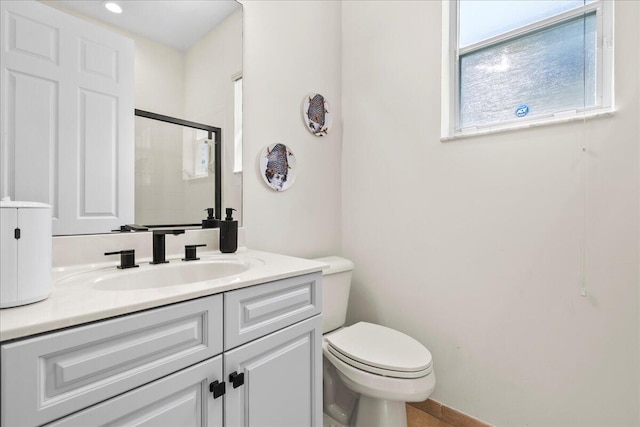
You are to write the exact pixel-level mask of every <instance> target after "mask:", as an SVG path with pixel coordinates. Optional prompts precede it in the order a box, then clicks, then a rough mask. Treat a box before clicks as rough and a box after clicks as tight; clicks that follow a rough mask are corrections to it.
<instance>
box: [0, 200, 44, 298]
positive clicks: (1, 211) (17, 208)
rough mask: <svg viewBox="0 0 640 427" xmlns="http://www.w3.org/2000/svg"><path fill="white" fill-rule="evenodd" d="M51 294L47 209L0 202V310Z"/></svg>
mask: <svg viewBox="0 0 640 427" xmlns="http://www.w3.org/2000/svg"><path fill="white" fill-rule="evenodd" d="M50 293H51V206H49V205H47V204H44V203H37V202H13V201H9V200H2V201H0V308H7V307H15V306H18V305H24V304H29V303H32V302H36V301H40V300H43V299H45V298H47V297H48V296H49V294H50Z"/></svg>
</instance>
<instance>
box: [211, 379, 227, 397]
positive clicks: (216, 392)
mask: <svg viewBox="0 0 640 427" xmlns="http://www.w3.org/2000/svg"><path fill="white" fill-rule="evenodd" d="M226 388H227V387H226V386H225V383H224V381H223V382H220V381H214V382H212V383H211V384H209V391H210V392H211V393H213V398H214V399H217V398H219V397H220V396H222V395H223V394H225V393H226Z"/></svg>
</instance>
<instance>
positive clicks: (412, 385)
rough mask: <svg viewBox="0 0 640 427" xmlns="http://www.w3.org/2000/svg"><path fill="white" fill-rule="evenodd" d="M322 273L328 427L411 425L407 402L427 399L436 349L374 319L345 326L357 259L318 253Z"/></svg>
mask: <svg viewBox="0 0 640 427" xmlns="http://www.w3.org/2000/svg"><path fill="white" fill-rule="evenodd" d="M316 261H320V262H323V263H325V264H328V265H329V268H328V269H325V270H323V272H322V274H323V277H322V315H323V319H322V333H323V340H322V352H323V412H324V427H346V426H355V427H365V426H366V427H376V426H379V427H406V425H407V415H406V409H405V403H406V402H419V401H423V400H425V399H426V398H427V397H429V395H431V392H432V391H433V389H434V387H435V384H436V377H435V373H434V371H433V366H432V358H431V353H429V350H427V348H426V347H424V346H423V345H422V344H420V343H419V342H418V341H416V340H415V339H413V338H411V337H410V336H408V335H405V334H403V333H402V332H399V331H396V330H394V329H391V328H387V327H385V326H381V325H376V324H373V323H367V322H359V323H356V324H355V325H352V326H348V327H344V323H345V319H346V314H347V304H348V302H349V289H350V287H351V273H352V271H353V268H354V265H353V263H352V262H351V261H349V260H347V259H344V258H340V257H335V256H332V257H326V258H318V259H316Z"/></svg>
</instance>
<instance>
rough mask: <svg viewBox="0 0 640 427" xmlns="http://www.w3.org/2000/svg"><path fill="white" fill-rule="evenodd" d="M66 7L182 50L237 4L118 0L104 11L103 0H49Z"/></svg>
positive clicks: (211, 0) (221, 0) (229, 0)
mask: <svg viewBox="0 0 640 427" xmlns="http://www.w3.org/2000/svg"><path fill="white" fill-rule="evenodd" d="M44 3H47V4H52V5H54V6H56V7H58V8H60V9H70V10H74V11H76V12H79V13H81V14H83V15H87V16H90V17H92V18H95V19H98V20H100V21H103V22H106V23H107V24H110V25H114V26H116V27H119V28H122V29H125V30H127V31H130V32H132V33H135V34H138V35H141V36H144V37H146V38H149V39H151V40H154V41H156V42H159V43H162V44H165V45H168V46H171V47H173V48H176V49H179V50H186V49H188V48H189V47H190V46H191V45H192V44H194V43H195V42H196V41H198V40H200V39H201V38H202V37H203V36H204V35H205V34H207V33H208V32H209V31H211V29H212V28H214V27H215V26H216V25H218V24H219V23H220V22H222V21H223V20H224V19H225V18H226V17H227V16H229V15H231V14H232V13H233V12H234V11H235V10H237V9H239V8H240V7H241V6H240V4H239V3H237V2H236V1H234V0H160V1H158V0H119V1H116V3H119V4H120V6H122V9H123V10H124V11H123V13H121V14H119V15H117V14H114V13H111V12H109V11H107V9H105V7H104V1H103V0H52V1H45V2H44Z"/></svg>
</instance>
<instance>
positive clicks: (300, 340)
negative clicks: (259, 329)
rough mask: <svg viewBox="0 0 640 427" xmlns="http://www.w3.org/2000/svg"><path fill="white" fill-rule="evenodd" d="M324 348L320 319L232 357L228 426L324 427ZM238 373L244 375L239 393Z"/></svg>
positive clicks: (258, 342)
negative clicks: (322, 347)
mask: <svg viewBox="0 0 640 427" xmlns="http://www.w3.org/2000/svg"><path fill="white" fill-rule="evenodd" d="M321 343H322V320H321V317H320V316H315V317H312V318H311V319H307V320H305V321H302V322H300V323H297V324H295V325H293V326H289V327H287V328H285V329H282V330H280V331H278V332H274V333H272V334H270V335H267V336H266V337H263V338H260V339H257V340H255V341H252V342H250V343H248V344H245V345H243V346H241V347H238V348H236V349H234V350H231V351H228V352H226V353H225V354H224V357H225V359H224V372H225V380H226V381H227V394H226V395H225V425H227V426H234V427H239V426H246V427H248V426H252V427H315V426H317V427H320V426H321V425H322V349H321V345H322V344H321ZM234 372H235V373H236V374H244V379H243V381H239V382H238V384H237V385H238V386H237V387H234V385H233V383H232V378H230V375H232V374H233V373H234ZM240 382H243V384H242V385H240V384H239V383H240Z"/></svg>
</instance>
